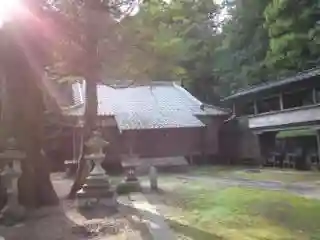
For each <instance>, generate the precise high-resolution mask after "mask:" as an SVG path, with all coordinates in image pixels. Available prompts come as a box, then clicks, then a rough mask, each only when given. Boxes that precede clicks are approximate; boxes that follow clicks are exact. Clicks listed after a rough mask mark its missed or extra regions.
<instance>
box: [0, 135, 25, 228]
mask: <svg viewBox="0 0 320 240" xmlns="http://www.w3.org/2000/svg"><path fill="white" fill-rule="evenodd" d="M25 158H26V154H25V153H24V152H22V151H19V150H18V149H17V146H16V142H15V139H14V138H11V139H9V140H8V141H7V149H6V150H5V151H4V152H2V153H0V162H1V163H2V164H3V166H4V168H3V171H2V172H1V178H2V179H3V181H4V184H5V188H6V190H7V194H8V202H7V205H6V206H5V207H4V209H3V210H2V212H1V216H2V217H3V218H4V220H5V221H13V222H16V221H19V220H22V219H23V218H24V217H25V214H26V211H25V208H24V207H22V206H21V205H20V204H19V200H18V179H19V177H20V175H21V173H22V171H21V161H22V160H24V159H25Z"/></svg>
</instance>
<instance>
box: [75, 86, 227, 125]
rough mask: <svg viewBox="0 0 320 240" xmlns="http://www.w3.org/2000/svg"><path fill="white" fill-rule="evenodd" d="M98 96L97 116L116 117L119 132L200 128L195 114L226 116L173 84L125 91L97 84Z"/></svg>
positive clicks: (139, 87)
mask: <svg viewBox="0 0 320 240" xmlns="http://www.w3.org/2000/svg"><path fill="white" fill-rule="evenodd" d="M74 89H75V90H76V89H79V88H74ZM77 91H79V90H77ZM82 94H84V91H83V92H82ZM77 95H79V93H77V94H75V96H77ZM80 95H81V94H80ZM97 96H98V115H99V116H115V118H116V120H117V123H118V127H119V129H120V130H129V129H141V128H144V129H151V128H178V127H202V126H204V125H203V123H202V122H201V121H200V120H199V119H198V118H197V117H196V115H204V114H207V115H225V114H227V112H226V111H224V110H222V109H219V108H215V107H214V106H210V108H208V107H203V104H202V102H200V101H199V100H198V99H196V98H195V97H193V96H192V95H191V94H190V93H189V92H187V91H186V90H185V89H184V88H182V87H180V86H178V85H176V84H174V83H153V84H152V85H151V86H131V87H127V88H112V87H109V86H106V85H98V86H97ZM206 106H207V105H206ZM83 108H84V106H83ZM73 113H79V114H82V113H83V111H82V110H79V109H78V110H76V111H73ZM73 113H71V114H73Z"/></svg>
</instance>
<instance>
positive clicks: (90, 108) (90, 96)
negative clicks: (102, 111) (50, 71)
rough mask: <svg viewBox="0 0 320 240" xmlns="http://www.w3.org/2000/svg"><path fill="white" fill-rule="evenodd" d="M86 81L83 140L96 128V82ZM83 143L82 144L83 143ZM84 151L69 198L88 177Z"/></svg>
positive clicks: (92, 79) (93, 79) (73, 195)
mask: <svg viewBox="0 0 320 240" xmlns="http://www.w3.org/2000/svg"><path fill="white" fill-rule="evenodd" d="M87 79H88V80H87V81H86V100H87V105H86V111H85V126H84V129H83V134H84V140H85V141H86V140H88V138H89V137H90V134H91V133H92V131H93V130H94V129H95V127H96V119H97V117H96V116H97V108H98V103H97V80H95V78H91V79H89V78H87ZM85 141H84V142H85ZM83 148H84V151H82V153H83V154H82V156H81V157H80V161H79V166H78V169H77V172H76V178H75V181H74V183H73V185H72V187H71V190H70V193H69V198H71V199H72V198H75V195H76V193H77V191H78V190H79V189H80V188H81V186H82V185H83V183H84V181H85V179H86V177H87V176H88V174H89V172H90V169H89V165H88V164H86V161H85V159H84V155H85V153H86V148H85V146H83Z"/></svg>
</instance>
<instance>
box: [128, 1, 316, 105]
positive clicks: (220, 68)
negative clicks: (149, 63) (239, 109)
mask: <svg viewBox="0 0 320 240" xmlns="http://www.w3.org/2000/svg"><path fill="white" fill-rule="evenodd" d="M318 2H319V1H317V0H312V1H290V0H281V1H279V0H261V1H255V0H236V1H223V4H221V5H216V4H213V3H212V2H211V1H201V2H199V1H192V0H188V1H179V0H176V1H171V2H170V3H169V4H168V3H166V1H163V2H161V1H148V2H147V4H144V6H143V8H142V9H143V10H142V12H141V13H139V14H138V15H137V16H136V17H135V19H134V21H133V22H131V24H130V28H131V29H136V30H138V34H139V35H140V36H142V37H141V38H140V39H139V38H138V39H139V44H140V45H142V47H143V48H146V47H147V48H148V51H149V52H150V56H152V57H153V58H154V59H156V60H157V61H155V66H157V67H155V68H154V67H153V68H149V72H148V74H149V75H150V76H152V78H160V79H184V80H185V82H187V83H188V84H187V87H188V88H189V90H191V91H192V92H193V93H194V94H196V95H197V96H198V97H199V98H200V99H202V100H204V101H209V102H214V101H215V100H216V99H217V97H218V96H224V95H227V94H230V93H231V92H232V91H234V90H236V89H239V88H243V87H246V86H248V85H252V84H256V83H259V82H261V81H270V80H276V79H278V77H279V76H282V75H285V74H287V73H292V72H297V71H301V70H303V69H306V68H310V67H314V66H316V65H317V62H318V58H319V57H318V55H319V28H320V27H319V20H320V17H319V3H318ZM142 26H143V27H142Z"/></svg>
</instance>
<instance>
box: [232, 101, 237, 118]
mask: <svg viewBox="0 0 320 240" xmlns="http://www.w3.org/2000/svg"><path fill="white" fill-rule="evenodd" d="M232 112H233V114H234V115H235V116H236V115H237V113H236V104H235V103H233V105H232Z"/></svg>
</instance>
